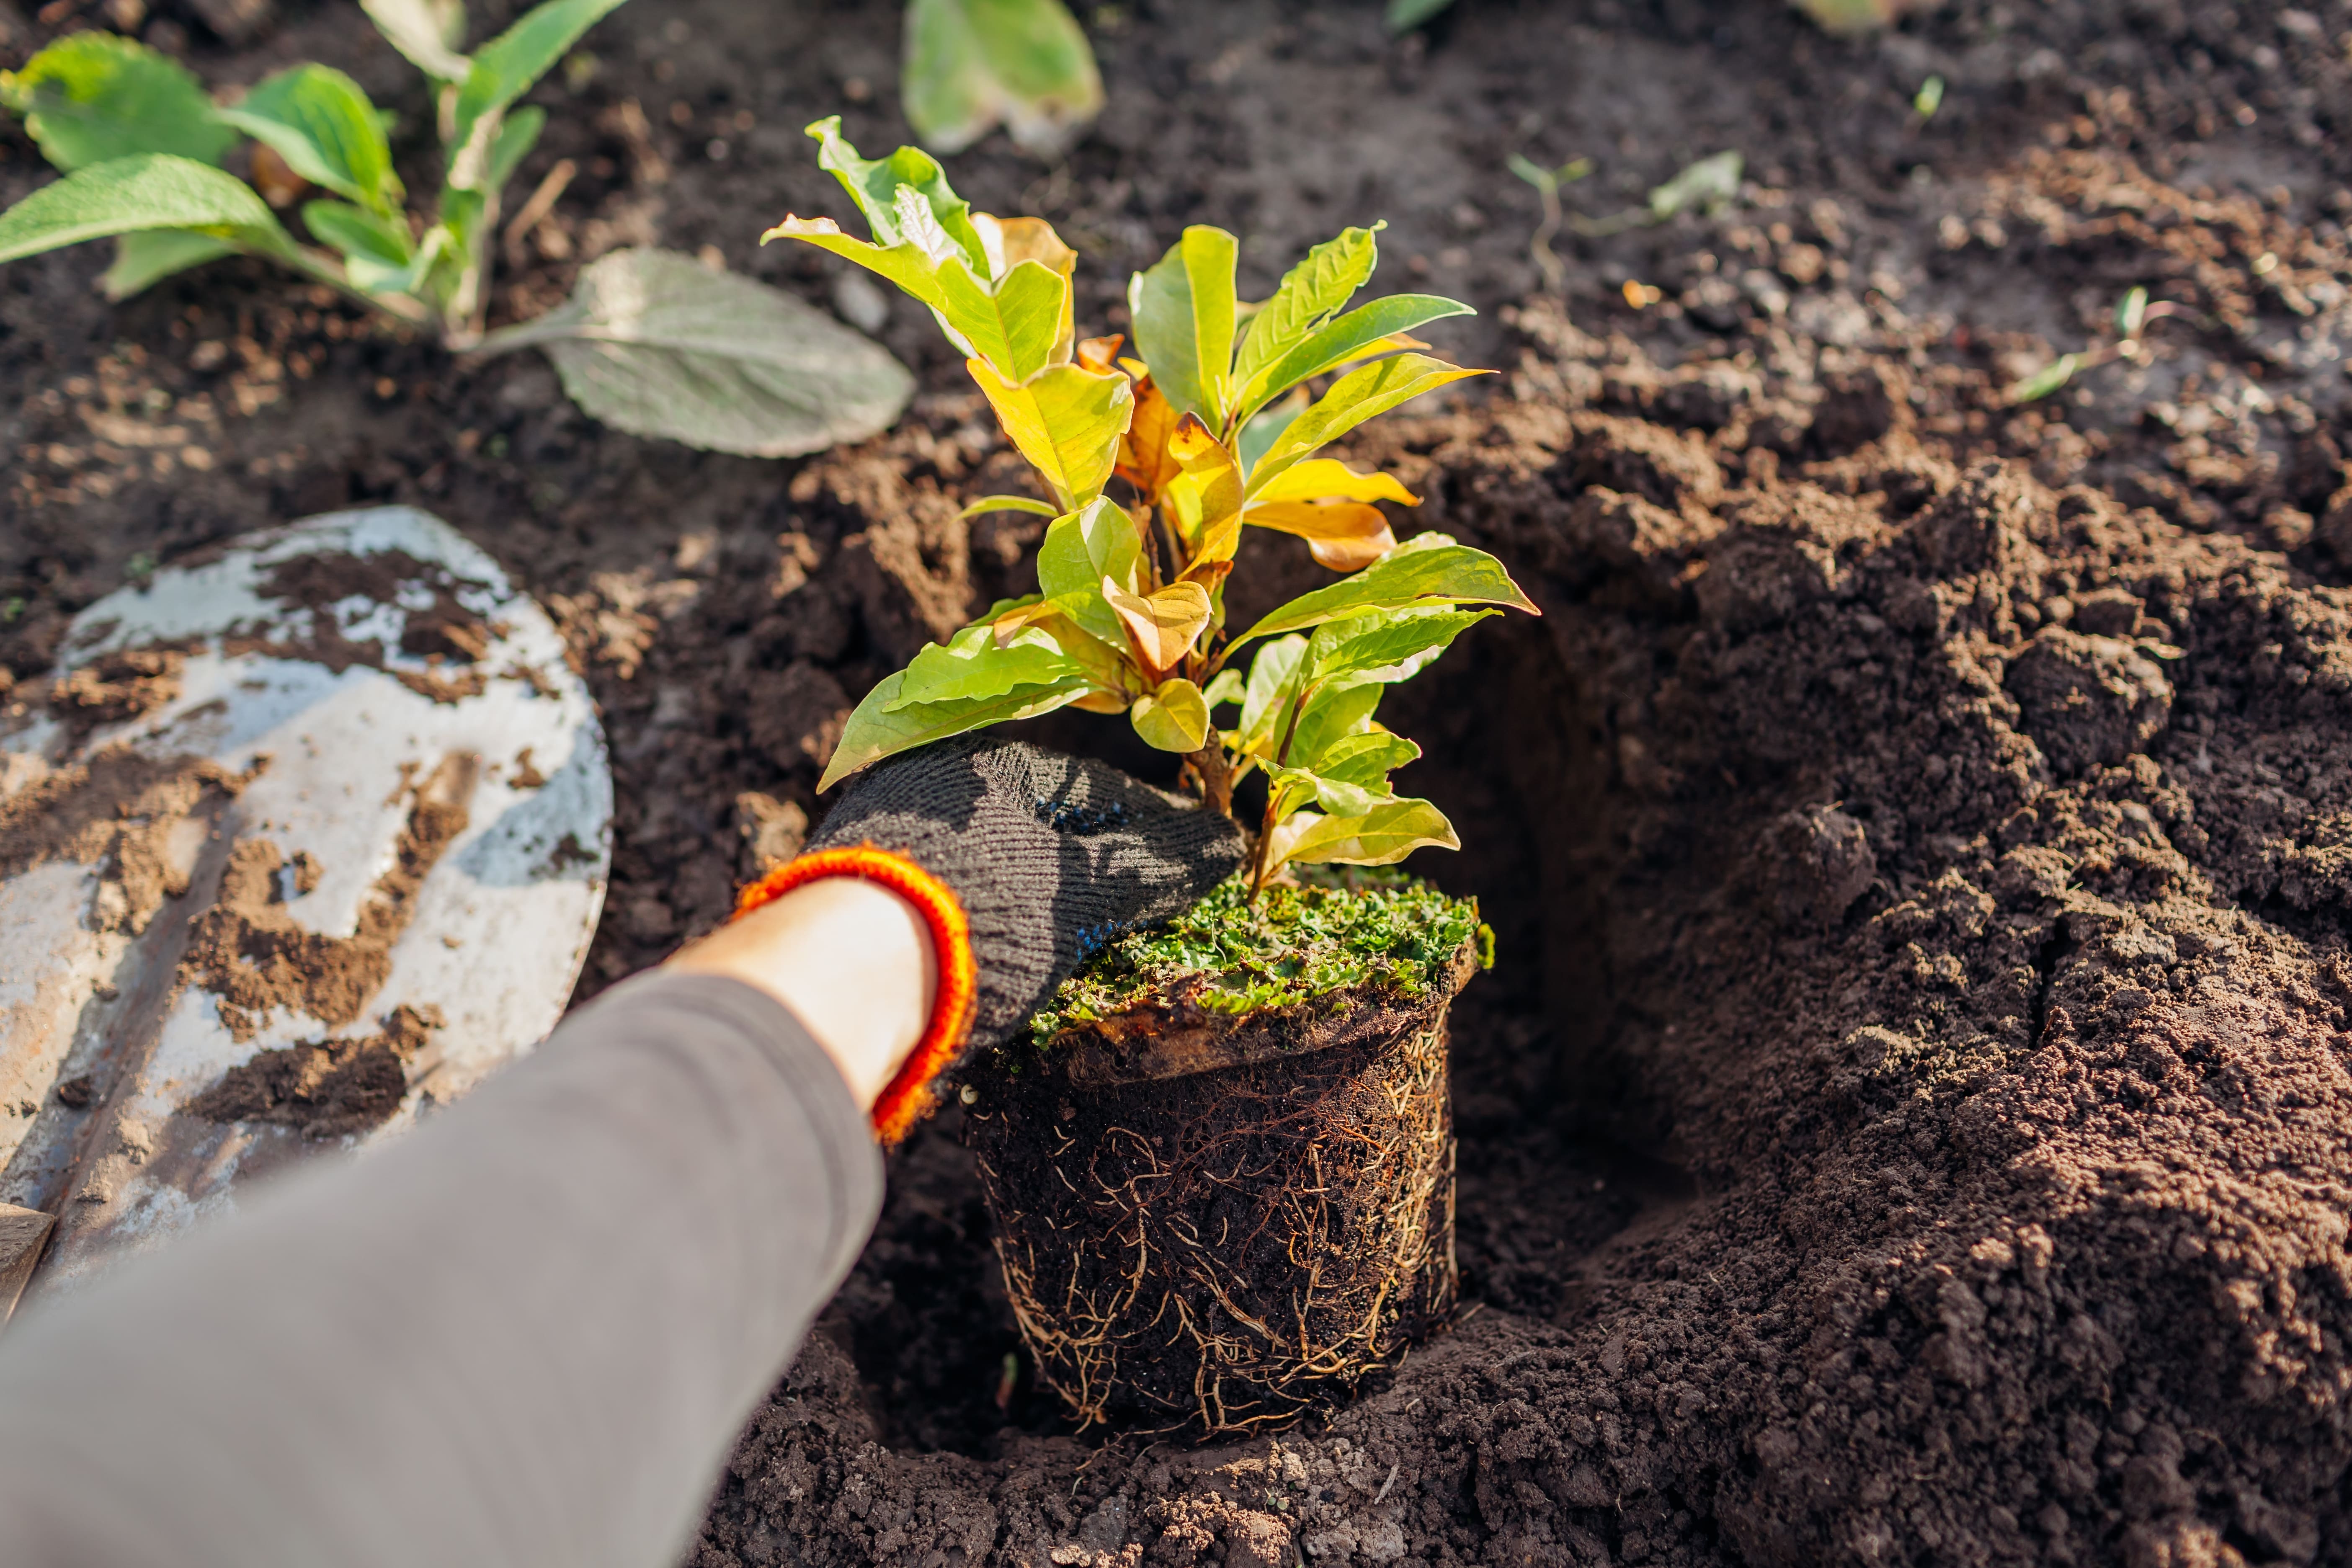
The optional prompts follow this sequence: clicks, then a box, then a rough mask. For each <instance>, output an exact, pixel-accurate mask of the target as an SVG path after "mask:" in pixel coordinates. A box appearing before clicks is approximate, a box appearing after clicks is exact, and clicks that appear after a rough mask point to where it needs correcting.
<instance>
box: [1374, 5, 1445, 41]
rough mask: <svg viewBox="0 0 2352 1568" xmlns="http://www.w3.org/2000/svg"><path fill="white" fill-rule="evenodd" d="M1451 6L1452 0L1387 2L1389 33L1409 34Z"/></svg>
mask: <svg viewBox="0 0 2352 1568" xmlns="http://www.w3.org/2000/svg"><path fill="white" fill-rule="evenodd" d="M1453 4H1454V0H1389V12H1388V23H1389V31H1390V32H1391V33H1410V32H1412V30H1413V29H1414V28H1415V27H1418V26H1421V25H1422V24H1423V22H1426V21H1428V20H1429V19H1430V18H1431V17H1432V16H1436V15H1437V14H1438V13H1439V12H1440V11H1443V10H1444V9H1445V8H1446V7H1447V6H1448V5H1453Z"/></svg>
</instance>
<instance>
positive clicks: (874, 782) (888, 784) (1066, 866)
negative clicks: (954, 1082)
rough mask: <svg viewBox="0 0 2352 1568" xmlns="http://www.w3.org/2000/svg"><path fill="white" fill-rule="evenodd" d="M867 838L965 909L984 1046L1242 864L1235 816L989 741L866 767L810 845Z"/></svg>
mask: <svg viewBox="0 0 2352 1568" xmlns="http://www.w3.org/2000/svg"><path fill="white" fill-rule="evenodd" d="M866 843H871V844H873V845H874V846H875V847H877V848H880V849H887V850H889V851H891V852H893V853H895V854H898V855H902V856H904V857H905V858H908V859H909V860H912V861H913V862H915V864H917V865H919V866H920V867H922V868H924V869H925V870H927V871H929V872H930V873H931V874H932V875H933V876H935V877H937V878H938V879H940V880H941V881H943V882H945V883H946V884H947V885H948V886H949V887H950V889H953V890H954V892H955V895H956V898H957V900H958V901H960V902H961V904H962V905H963V910H964V915H965V918H966V919H967V920H968V921H970V922H971V950H972V957H973V959H974V960H975V962H976V963H977V966H978V970H979V976H978V982H979V984H978V992H979V994H978V996H977V998H976V999H975V1002H974V1005H973V1007H972V1022H971V1036H970V1044H971V1045H981V1046H993V1045H1001V1044H1002V1043H1003V1042H1004V1041H1005V1040H1007V1039H1009V1038H1010V1037H1012V1035H1013V1031H1014V1030H1015V1029H1018V1028H1019V1027H1020V1026H1022V1025H1023V1024H1024V1023H1026V1022H1027V1021H1028V1018H1029V1016H1030V1015H1031V1014H1032V1013H1034V1012H1035V1011H1036V1010H1037V1008H1038V1006H1039V1005H1041V1004H1043V1003H1044V1002H1045V998H1046V997H1047V996H1048V995H1050V994H1052V992H1053V989H1054V987H1055V986H1056V985H1058V984H1061V983H1062V981H1063V980H1064V979H1066V978H1067V977H1068V975H1069V974H1070V973H1072V972H1073V971H1074V970H1076V968H1077V966H1078V965H1079V964H1080V963H1083V962H1085V961H1086V960H1087V958H1089V957H1091V956H1092V955H1093V954H1094V953H1096V952H1098V951H1100V950H1101V948H1102V947H1103V946H1104V944H1106V943H1107V942H1109V941H1110V940H1111V939H1112V938H1113V937H1115V936H1117V935H1118V934H1119V933H1120V932H1122V931H1129V930H1131V929H1132V928H1134V927H1136V926H1139V925H1147V924H1150V922H1152V921H1161V920H1166V919H1168V918H1169V917H1170V916H1171V915H1174V914H1176V913H1177V912H1179V911H1180V910H1183V909H1184V908H1185V907H1186V906H1188V905H1190V904H1192V903H1193V902H1194V901H1196V900H1199V899H1200V898H1201V897H1202V895H1203V894H1204V893H1206V892H1207V891H1208V890H1209V889H1211V888H1213V887H1215V886H1216V885H1217V884H1218V883H1219V882H1221V881H1223V880H1224V879H1225V878H1227V877H1229V876H1231V875H1232V874H1233V873H1234V871H1236V870H1238V869H1240V868H1241V864H1242V836H1241V832H1240V830H1239V829H1238V828H1236V827H1235V826H1234V824H1233V822H1232V820H1231V819H1229V818H1227V817H1224V816H1220V815H1219V814H1217V813H1215V812H1213V811H1210V810H1208V809H1207V808H1205V807H1203V806H1202V805H1198V804H1196V803H1194V802H1192V801H1189V800H1186V799H1184V798H1183V797H1182V796H1180V795H1169V794H1166V793H1165V792H1163V791H1160V790H1156V789H1153V788H1152V787H1151V786H1150V785H1149V784H1143V783H1141V782H1139V781H1138V780H1136V779H1132V778H1129V776H1128V775H1127V774H1125V773H1121V772H1119V771H1118V769H1117V768H1114V767H1110V766H1108V764H1106V763H1097V762H1090V761H1087V760H1085V759H1082V758H1078V757H1066V756H1064V755H1062V754H1061V753H1059V752H1046V751H1040V750H1039V749H1038V748H1036V747H1034V746H1032V745H1028V744H1025V743H1024V742H1017V741H1005V740H999V739H992V738H989V737H986V736H980V735H966V736H961V737H959V738H957V739H955V740H952V741H942V742H939V743H938V744H936V745H930V746H926V747H924V748H922V749H921V750H920V751H916V752H908V753H906V754H905V755H903V756H899V757H894V758H892V759H891V760H889V761H888V762H885V763H877V764H876V765H875V766H874V767H872V768H870V769H868V770H867V771H866V772H865V773H860V774H858V775H857V776H856V778H855V779H853V780H851V781H850V783H849V784H847V785H846V786H845V788H844V790H843V792H842V795H841V801H840V804H839V805H835V807H834V808H833V812H832V814H831V815H830V816H827V817H826V818H825V819H824V826H822V827H820V828H819V829H818V831H817V833H816V835H815V836H814V837H812V838H811V839H810V840H809V845H808V847H809V849H810V850H811V851H816V850H823V849H838V848H850V847H856V846H858V845H861V844H866Z"/></svg>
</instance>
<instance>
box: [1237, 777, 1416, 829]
mask: <svg viewBox="0 0 2352 1568" xmlns="http://www.w3.org/2000/svg"><path fill="white" fill-rule="evenodd" d="M1266 788H1267V789H1268V790H1269V791H1271V792H1272V794H1273V800H1272V802H1271V805H1272V809H1273V816H1274V819H1275V820H1276V822H1280V821H1281V820H1282V819H1283V818H1285V817H1286V816H1290V815H1291V814H1292V813H1293V812H1295V811H1297V810H1298V809H1300V808H1301V807H1303V806H1308V805H1313V806H1319V807H1320V808H1322V809H1323V810H1324V811H1326V812H1328V813H1330V814H1332V815H1333V816H1365V815H1366V814H1368V813H1369V812H1370V811H1371V810H1372V809H1373V808H1374V807H1375V806H1377V805H1380V804H1381V801H1383V800H1385V799H1386V798H1388V794H1389V792H1388V791H1387V790H1386V789H1385V788H1381V789H1367V788H1365V787H1364V786H1363V785H1361V784H1350V783H1349V782H1348V781H1346V780H1344V779H1335V778H1332V777H1329V776H1328V775H1327V774H1323V773H1316V772H1315V771H1314V770H1312V769H1309V768H1297V767H1292V768H1278V769H1276V771H1275V773H1274V776H1273V777H1272V778H1270V779H1268V780H1267V781H1266Z"/></svg>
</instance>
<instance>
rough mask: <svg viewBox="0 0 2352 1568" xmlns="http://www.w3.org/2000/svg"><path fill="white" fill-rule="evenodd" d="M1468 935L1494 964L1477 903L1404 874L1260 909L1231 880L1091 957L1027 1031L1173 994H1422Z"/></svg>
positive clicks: (1222, 1007) (1364, 876)
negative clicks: (1164, 921) (1360, 991)
mask: <svg viewBox="0 0 2352 1568" xmlns="http://www.w3.org/2000/svg"><path fill="white" fill-rule="evenodd" d="M1349 884H1352V886H1351V885H1349ZM1474 939H1475V941H1476V942H1477V944H1478V957H1479V962H1480V963H1482V964H1487V965H1491V964H1492V963H1494V940H1495V939H1494V933H1493V932H1492V931H1489V930H1488V929H1487V928H1486V926H1485V925H1482V924H1481V923H1479V920H1478V901H1477V900H1475V899H1456V898H1451V897H1448V896H1447V895H1446V894H1444V893H1441V892H1439V891H1438V890H1437V889H1434V888H1433V887H1431V886H1430V885H1429V884H1428V883H1426V882H1423V881H1421V880H1419V879H1415V878H1412V877H1408V876H1405V875H1403V874H1402V873H1400V872H1393V871H1355V872H1353V873H1343V874H1340V875H1333V876H1328V877H1327V876H1318V877H1317V878H1316V879H1315V880H1313V881H1311V882H1307V883H1303V884H1302V885H1300V886H1297V887H1273V888H1268V889H1266V890H1265V893H1264V894H1262V895H1261V896H1260V897H1259V899H1258V900H1257V904H1256V906H1255V908H1253V907H1251V904H1250V901H1249V890H1248V887H1247V885H1246V884H1245V882H1244V880H1243V879H1241V878H1239V877H1235V878H1234V879H1231V880H1229V881H1225V882H1222V883H1220V884H1218V886H1217V887H1216V888H1215V889H1213V891H1211V893H1210V894H1209V896H1208V897H1207V898H1205V899H1202V900H1201V901H1200V902H1199V903H1197V904H1195V905H1193V906H1192V908H1191V909H1189V910H1185V911H1184V913H1182V914H1181V915H1179V916H1177V917H1176V919H1175V920H1174V921H1171V922H1170V923H1169V924H1167V925H1164V926H1159V927H1155V928H1153V929H1152V930H1150V931H1136V932H1132V933H1130V934H1129V935H1127V936H1123V937H1120V938H1118V940H1117V941H1115V942H1112V943H1111V944H1110V945H1109V946H1108V947H1107V948H1105V949H1104V950H1103V951H1102V952H1098V953H1097V954H1096V955H1095V956H1094V957H1093V958H1092V959H1090V960H1089V961H1087V963H1086V965H1085V966H1084V967H1083V968H1081V969H1080V970H1079V971H1078V972H1077V973H1076V974H1074V975H1072V976H1071V977H1070V978H1069V979H1067V980H1066V981H1064V982H1063V983H1062V984H1061V987H1060V989H1058V990H1056V991H1055V993H1054V994H1053V997H1052V998H1051V999H1050V1000H1049V1001H1048V1002H1047V1003H1046V1004H1045V1007H1044V1008H1042V1009H1041V1010H1040V1011H1039V1012H1038V1014H1037V1016H1036V1017H1035V1018H1034V1020H1033V1021H1032V1022H1031V1025H1030V1034H1031V1037H1032V1038H1033V1039H1034V1040H1035V1041H1036V1042H1037V1043H1038V1044H1040V1045H1043V1044H1045V1042H1046V1041H1048V1040H1050V1039H1052V1038H1053V1037H1054V1036H1055V1034H1057V1033H1059V1032H1060V1031H1061V1030H1063V1029H1065V1028H1067V1027H1068V1026H1071V1025H1073V1024H1084V1023H1091V1022H1093V1021H1094V1020H1096V1019H1098V1018H1108V1017H1110V1016H1113V1015H1115V1014H1118V1013H1124V1012H1126V1011H1128V1010H1129V1009H1130V1008H1134V1007H1139V1006H1149V1005H1169V1004H1171V1003H1173V1002H1176V1001H1178V1000H1180V999H1181V1000H1189V1001H1191V1002H1192V1003H1194V1004H1196V1005H1199V1006H1202V1007H1205V1008H1207V1009H1209V1010H1210V1011H1212V1012H1217V1013H1230V1014H1235V1015H1239V1014H1244V1013H1256V1012H1264V1011H1266V1010H1269V1009H1272V1008H1278V1007H1289V1006H1293V1005H1297V1004H1298V1003H1302V1002H1310V1001H1313V1000H1314V999H1315V998H1316V997H1318V996H1328V995H1329V994H1332V993H1334V992H1339V991H1348V990H1353V989H1356V988H1359V987H1361V988H1364V989H1365V990H1368V991H1372V992H1378V993H1382V994H1387V995H1390V996H1399V997H1412V996H1418V995H1420V994H1423V992H1424V991H1426V990H1427V989H1428V988H1429V987H1430V986H1431V985H1433V984H1435V983H1436V982H1437V981H1438V980H1439V979H1440V977H1442V976H1443V975H1444V973H1445V970H1446V966H1447V965H1448V964H1450V963H1452V962H1453V960H1454V954H1455V953H1456V952H1460V951H1461V948H1462V944H1463V943H1464V942H1469V941H1472V940H1474Z"/></svg>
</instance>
